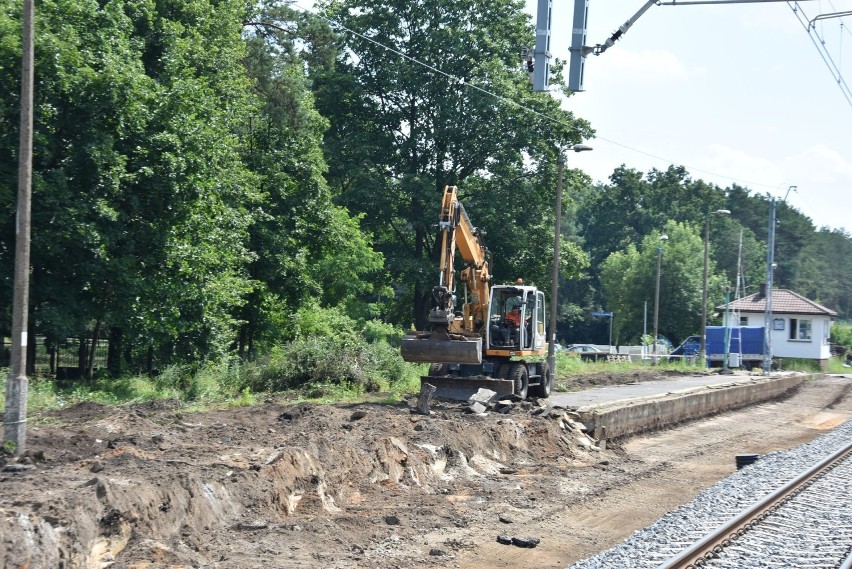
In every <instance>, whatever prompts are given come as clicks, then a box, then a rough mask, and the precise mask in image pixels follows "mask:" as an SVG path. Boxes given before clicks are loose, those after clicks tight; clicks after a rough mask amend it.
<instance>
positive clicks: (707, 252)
mask: <svg viewBox="0 0 852 569" xmlns="http://www.w3.org/2000/svg"><path fill="white" fill-rule="evenodd" d="M711 215H731V210H729V209H717V210H716V211H711V212H708V213H707V215H706V216H704V287H703V289H702V291H701V352H699V357H700V358H701V367H702V368H705V367H707V269H708V265H709V260H710V216H711Z"/></svg>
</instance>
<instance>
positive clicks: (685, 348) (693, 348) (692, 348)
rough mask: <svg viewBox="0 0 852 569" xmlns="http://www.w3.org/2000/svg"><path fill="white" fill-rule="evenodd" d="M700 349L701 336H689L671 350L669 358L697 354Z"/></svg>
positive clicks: (676, 358)
mask: <svg viewBox="0 0 852 569" xmlns="http://www.w3.org/2000/svg"><path fill="white" fill-rule="evenodd" d="M700 351H701V336H689V337H688V338H687V339H686V340H684V341H683V342H681V343H680V346H678V347H677V348H675V349H674V350H672V353H671V354H669V360H670V361H672V360H679V359H682V358H685V357H690V356H697V355H698V352H700Z"/></svg>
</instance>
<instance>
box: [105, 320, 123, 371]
mask: <svg viewBox="0 0 852 569" xmlns="http://www.w3.org/2000/svg"><path fill="white" fill-rule="evenodd" d="M123 334H124V330H122V329H121V327H119V326H110V329H109V347H108V349H107V371H108V372H109V376H110V377H118V376H120V375H121V337H122V335H123Z"/></svg>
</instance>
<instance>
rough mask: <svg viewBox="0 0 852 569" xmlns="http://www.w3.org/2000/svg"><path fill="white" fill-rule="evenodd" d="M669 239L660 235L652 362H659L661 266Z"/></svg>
mask: <svg viewBox="0 0 852 569" xmlns="http://www.w3.org/2000/svg"><path fill="white" fill-rule="evenodd" d="M668 240H669V236H668V235H665V234H663V235H660V244H659V245H657V288H656V291H655V293H654V339H653V340H652V341H653V342H654V348H653V351H652V353H653V358H652V359H651V362H652V363H654V364H656V363H657V359H656V357H657V322H659V316H660V267H661V266H662V264H663V242H664V241H668Z"/></svg>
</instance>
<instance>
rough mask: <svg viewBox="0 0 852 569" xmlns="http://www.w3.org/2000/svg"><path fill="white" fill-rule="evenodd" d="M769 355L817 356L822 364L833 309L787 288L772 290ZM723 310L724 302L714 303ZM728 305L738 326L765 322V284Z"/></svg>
mask: <svg viewBox="0 0 852 569" xmlns="http://www.w3.org/2000/svg"><path fill="white" fill-rule="evenodd" d="M771 307H772V325H771V326H770V327H771V330H770V334H771V336H770V338H771V339H772V356H773V357H776V358H800V359H809V360H818V361H819V362H820V365H822V366H823V367H825V366H827V365H828V360H829V359H830V358H831V347H830V345H829V340H830V339H831V322H832V320H833V319H834V318H835V317H836V316H837V312H835V311H834V310H831V309H830V308H826V307H825V306H822V305H821V304H818V303H816V302H814V301H812V300H808V299H807V298H805V297H804V296H802V295H800V294H797V293H795V292H793V291H791V290H787V289H783V288H782V289H773V290H772V303H771ZM718 308H719V310H720V311H723V310H725V305H724V304H723V305H721V306H719V307H718ZM728 309H729V310H731V311H734V312H738V313H739V316H740V325H741V326H763V325H765V323H766V285H764V284H761V285H760V291H759V292H757V293H755V294H753V295H751V296H747V297H745V298H741V299H739V300H736V301H734V302H731V303H730V304H729V306H728Z"/></svg>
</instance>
